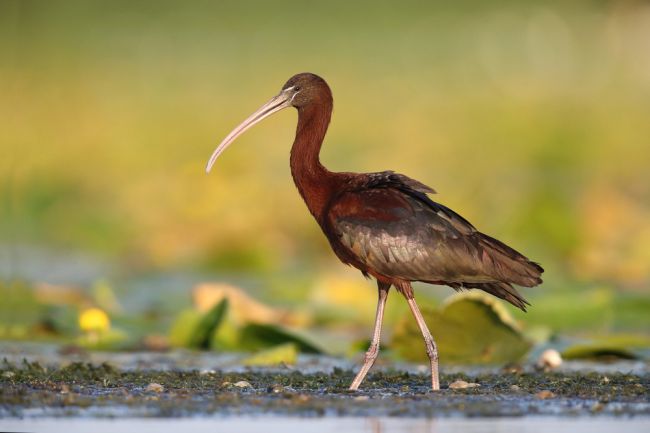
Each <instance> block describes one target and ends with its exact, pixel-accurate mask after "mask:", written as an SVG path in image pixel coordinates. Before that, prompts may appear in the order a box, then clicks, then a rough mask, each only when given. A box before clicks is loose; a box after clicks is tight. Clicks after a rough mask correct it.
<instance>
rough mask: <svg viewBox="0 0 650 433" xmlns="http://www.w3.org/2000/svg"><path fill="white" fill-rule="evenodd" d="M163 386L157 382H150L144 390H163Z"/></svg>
mask: <svg viewBox="0 0 650 433" xmlns="http://www.w3.org/2000/svg"><path fill="white" fill-rule="evenodd" d="M164 390H165V387H164V386H162V385H161V384H159V383H155V382H152V383H150V384H149V385H147V387H146V388H145V391H146V392H163V391H164Z"/></svg>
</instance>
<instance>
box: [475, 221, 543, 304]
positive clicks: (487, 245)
mask: <svg viewBox="0 0 650 433" xmlns="http://www.w3.org/2000/svg"><path fill="white" fill-rule="evenodd" d="M479 242H480V244H481V246H482V247H483V261H484V262H487V264H489V265H490V267H492V268H493V269H494V274H495V275H494V276H495V278H496V279H498V280H499V281H502V282H503V283H505V284H508V285H510V284H517V285H520V286H524V287H534V286H537V285H538V284H541V283H542V278H541V275H542V273H543V272H544V269H543V268H542V267H541V266H540V265H539V264H537V263H535V262H531V261H530V260H528V259H527V258H526V257H524V256H523V255H522V254H520V253H519V252H517V251H515V250H514V249H512V248H510V247H509V246H508V245H506V244H504V243H503V242H501V241H499V240H497V239H494V238H493V237H490V236H488V235H486V234H483V233H480V241H479ZM510 288H511V289H512V286H510ZM483 290H485V289H483ZM512 290H514V289H512ZM486 291H488V290H486ZM490 293H492V292H490ZM515 293H517V292H516V291H515ZM497 296H498V295H497ZM504 299H506V298H504ZM521 299H523V298H521ZM513 304H514V303H513ZM514 305H517V304H514ZM517 306H518V305H517ZM520 308H521V307H520Z"/></svg>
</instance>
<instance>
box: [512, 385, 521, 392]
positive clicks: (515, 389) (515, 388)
mask: <svg viewBox="0 0 650 433" xmlns="http://www.w3.org/2000/svg"><path fill="white" fill-rule="evenodd" d="M519 390H521V388H520V387H519V385H510V391H519Z"/></svg>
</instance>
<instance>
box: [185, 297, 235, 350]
mask: <svg viewBox="0 0 650 433" xmlns="http://www.w3.org/2000/svg"><path fill="white" fill-rule="evenodd" d="M227 311H228V298H224V299H222V300H221V302H219V303H218V304H217V305H215V306H214V307H212V309H211V310H210V311H208V313H206V314H205V315H204V316H203V317H202V318H201V320H200V321H199V323H198V324H197V326H196V327H195V328H194V331H193V332H192V336H191V338H190V340H189V347H192V348H196V349H203V350H207V349H209V348H210V342H211V341H212V335H213V334H214V333H215V331H216V330H217V329H218V328H219V325H220V324H221V322H222V321H223V318H224V317H225V315H226V312H227Z"/></svg>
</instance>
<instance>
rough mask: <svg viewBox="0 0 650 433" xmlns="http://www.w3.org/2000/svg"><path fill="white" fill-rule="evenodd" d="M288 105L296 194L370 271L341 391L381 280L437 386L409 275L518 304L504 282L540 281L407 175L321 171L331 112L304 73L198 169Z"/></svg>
mask: <svg viewBox="0 0 650 433" xmlns="http://www.w3.org/2000/svg"><path fill="white" fill-rule="evenodd" d="M289 106H293V107H295V108H296V109H297V110H298V127H297V129H296V138H295V141H294V143H293V147H292V148H291V159H290V163H291V174H292V176H293V179H294V181H295V184H296V186H297V187H298V191H300V195H301V196H302V198H303V199H304V201H305V203H306V204H307V207H308V208H309V211H310V212H311V214H312V215H313V216H314V218H315V219H316V221H317V222H318V224H319V225H320V227H321V229H322V230H323V232H324V233H325V236H327V239H328V240H329V242H330V245H331V246H332V249H333V250H334V252H335V253H336V255H337V256H338V258H339V259H340V260H341V261H342V262H344V263H346V264H349V265H352V266H354V267H355V268H357V269H359V270H360V271H361V272H362V273H363V274H364V275H365V276H372V277H374V278H376V279H377V285H378V290H379V301H378V306H377V316H376V320H375V331H374V334H373V339H372V344H371V346H370V349H369V350H368V352H367V353H366V358H365V362H364V365H363V367H362V368H361V370H360V371H359V373H358V374H357V376H356V378H355V379H354V381H353V382H352V385H351V386H350V389H357V388H358V387H359V385H360V384H361V382H362V381H363V378H364V377H365V375H366V374H367V372H368V370H369V369H370V367H371V366H372V364H373V362H374V360H375V359H376V357H377V353H378V351H379V340H380V332H381V321H382V317H383V310H384V306H385V303H386V296H387V294H388V290H389V289H390V287H391V286H394V287H395V288H396V289H397V290H398V291H400V292H401V293H402V294H403V295H404V296H405V297H406V298H407V302H408V304H409V308H410V309H411V311H412V313H413V315H414V317H415V319H416V321H417V323H418V326H419V328H420V330H421V332H422V336H423V338H424V341H425V344H426V349H427V354H428V355H429V358H430V360H431V386H432V389H434V390H436V389H439V380H438V352H437V348H436V346H435V342H434V340H433V337H432V336H431V334H430V333H429V331H428V329H427V327H426V324H425V323H424V319H423V317H422V314H421V313H420V311H419V308H418V307H417V304H416V303H415V299H414V294H413V289H412V286H411V282H413V281H422V282H426V283H431V284H444V285H448V286H450V287H452V288H454V289H455V290H463V289H480V290H483V291H485V292H487V293H490V294H492V295H494V296H497V297H499V298H501V299H505V300H506V301H508V302H510V303H511V304H512V305H514V306H516V307H518V308H521V309H522V310H525V309H526V305H527V304H528V302H527V301H526V300H525V299H524V298H523V297H522V296H521V294H519V292H518V291H517V290H516V289H515V288H514V287H513V286H512V285H513V284H518V285H521V286H526V287H532V286H536V285H538V284H540V283H541V282H542V280H541V274H542V272H543V269H542V268H541V266H539V265H538V264H536V263H533V262H531V261H530V260H528V259H527V258H526V257H524V256H523V255H521V254H520V253H518V252H517V251H515V250H514V249H512V248H510V247H509V246H507V245H505V244H504V243H502V242H500V241H498V240H496V239H494V238H492V237H490V236H487V235H485V234H483V233H481V232H479V231H477V230H476V229H475V228H474V227H473V226H472V225H471V224H470V223H469V222H468V221H467V220H465V219H464V218H463V217H461V216H460V215H458V214H457V213H455V212H454V211H452V210H451V209H449V208H447V207H445V206H443V205H441V204H440V203H436V202H434V201H432V200H431V199H430V198H429V197H428V195H427V194H430V193H434V190H433V189H432V188H430V187H428V186H426V185H424V184H422V183H420V182H418V181H416V180H413V179H411V178H409V177H407V176H404V175H402V174H398V173H394V172H392V171H383V172H377V173H365V174H364V173H335V172H331V171H329V170H327V169H326V168H325V167H324V166H323V165H322V164H321V163H320V161H319V153H320V148H321V145H322V143H323V139H324V138H325V133H326V132H327V127H328V125H329V122H330V117H331V114H332V106H333V101H332V93H331V91H330V89H329V86H328V85H327V83H325V81H324V80H323V79H322V78H320V77H318V76H316V75H314V74H309V73H304V74H298V75H295V76H293V77H292V78H290V79H289V81H287V83H286V84H285V85H284V86H283V88H282V91H281V92H280V93H279V94H278V95H277V96H276V97H274V98H273V99H271V101H269V102H268V103H267V104H265V105H264V106H262V107H261V108H260V109H259V110H258V111H256V112H255V113H253V115H251V116H250V117H249V118H248V119H246V120H245V121H244V122H243V123H242V124H241V125H239V126H238V127H237V128H235V129H234V130H233V131H232V132H231V133H230V134H229V135H228V136H227V137H226V138H225V139H224V140H223V141H222V142H221V144H220V145H219V146H218V147H217V149H216V150H215V151H214V153H213V154H212V157H211V158H210V161H209V162H208V167H207V170H208V171H209V170H210V168H211V167H212V164H213V163H214V161H215V160H216V158H217V157H218V156H219V155H220V154H221V152H222V151H223V150H224V149H225V148H226V147H227V146H228V145H230V143H232V142H233V140H234V139H235V138H237V137H238V136H239V135H240V134H241V133H243V132H244V131H246V130H247V129H248V128H249V127H251V126H252V125H254V124H255V123H257V122H259V121H261V120H262V119H264V118H266V117H268V116H270V115H271V114H273V113H275V112H277V111H279V110H281V109H283V108H286V107H289Z"/></svg>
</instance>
